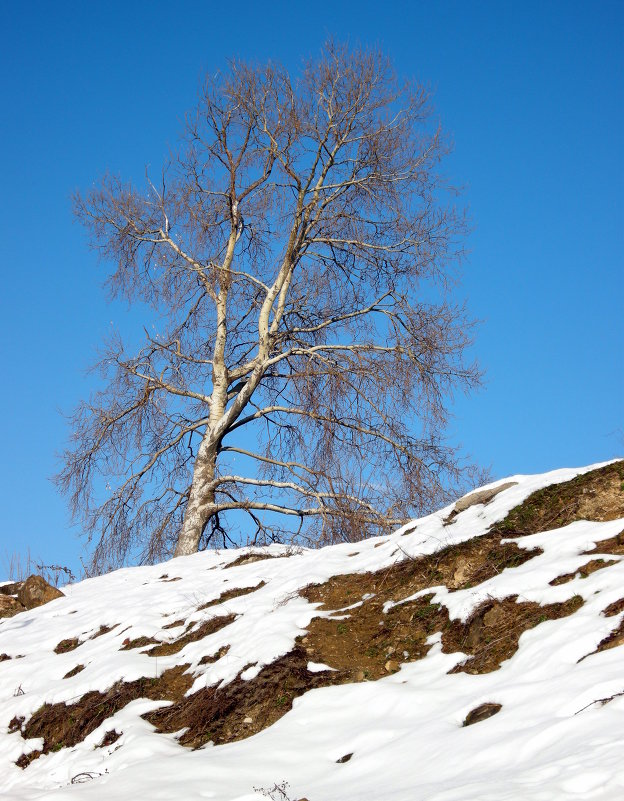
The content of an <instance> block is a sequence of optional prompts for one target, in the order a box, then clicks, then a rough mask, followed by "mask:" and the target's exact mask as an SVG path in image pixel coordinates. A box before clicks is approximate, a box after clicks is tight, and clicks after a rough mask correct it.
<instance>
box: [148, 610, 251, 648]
mask: <svg viewBox="0 0 624 801" xmlns="http://www.w3.org/2000/svg"><path fill="white" fill-rule="evenodd" d="M234 620H236V615H221V616H218V617H212V618H210V620H206V621H204V622H203V623H202V624H201V625H200V626H198V627H197V628H196V629H192V630H188V629H187V632H186V633H185V634H183V635H182V636H181V637H178V639H177V640H173V642H163V643H159V644H158V645H155V646H154V647H153V648H150V649H149V650H147V651H144V652H143V653H146V654H147V655H148V656H169V655H170V654H177V653H178V651H181V650H182V649H183V648H184V646H185V645H188V643H190V642H197V641H198V640H203V639H204V637H209V636H210V635H211V634H215V632H217V631H219V630H220V629H222V628H225V626H229V624H230V623H233V622H234ZM194 625H195V624H194V623H191V624H190V626H191V627H192V626H194Z"/></svg>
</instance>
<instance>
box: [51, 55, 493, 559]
mask: <svg viewBox="0 0 624 801" xmlns="http://www.w3.org/2000/svg"><path fill="white" fill-rule="evenodd" d="M447 152H448V145H447V142H446V140H445V138H444V136H443V134H442V132H441V130H440V128H439V127H438V126H437V125H436V124H434V121H433V114H432V111H431V107H430V98H429V95H428V92H427V91H426V89H425V88H423V87H422V86H420V85H418V84H414V83H410V82H403V81H400V80H399V79H398V78H397V77H396V75H395V74H394V72H393V69H392V66H391V64H390V63H389V61H388V60H387V59H386V58H385V57H384V56H383V55H382V54H381V53H379V52H376V51H367V50H356V51H353V50H349V49H347V48H345V47H342V46H337V45H334V44H329V45H327V46H326V47H325V49H324V51H323V53H322V55H321V57H320V58H319V59H316V60H311V61H309V62H308V63H307V64H305V65H304V67H303V68H302V70H301V72H300V74H299V75H297V76H295V77H291V76H290V75H289V74H288V72H287V71H286V70H285V69H284V68H283V67H281V66H279V65H278V64H274V63H269V64H267V65H265V66H249V65H246V64H244V63H239V62H234V63H232V64H231V65H230V67H229V69H228V70H227V71H226V72H222V73H218V74H217V75H216V77H211V78H209V79H208V80H207V81H206V83H205V86H204V88H203V91H202V93H201V97H200V99H199V103H198V107H197V109H196V111H195V112H194V113H193V114H191V115H189V116H188V117H187V120H186V123H185V128H184V131H183V134H182V136H181V138H180V140H179V146H178V149H177V152H176V153H175V155H174V156H173V157H172V160H171V163H170V164H169V165H168V166H167V167H166V168H165V169H163V171H162V173H159V174H158V176H157V177H155V176H153V175H149V174H148V175H147V176H146V180H145V185H144V186H141V187H136V186H134V185H131V184H130V183H126V182H124V181H122V180H121V179H120V178H118V177H111V176H107V177H105V178H104V179H103V180H102V181H101V182H100V183H99V184H98V185H97V187H96V188H95V189H93V190H92V191H89V192H88V193H86V194H84V195H78V196H77V197H76V198H75V211H76V214H77V216H78V218H79V219H80V221H81V222H83V223H84V224H85V226H86V227H87V229H88V230H89V232H90V235H91V241H92V244H93V246H94V247H95V248H96V249H97V250H98V251H99V252H100V254H101V256H102V257H103V259H104V261H105V263H106V264H107V265H108V266H109V268H110V269H109V276H108V287H109V290H110V293H111V295H112V296H113V297H115V298H123V299H126V300H127V301H129V302H130V303H140V304H141V308H145V309H150V310H152V312H153V316H152V317H150V320H157V321H158V324H157V328H156V330H155V331H152V330H151V329H148V328H147V327H146V329H145V333H144V339H143V342H142V344H141V343H140V344H139V346H138V347H136V348H134V349H131V348H129V347H126V346H125V345H124V342H123V341H122V339H121V337H120V336H119V335H115V336H113V337H112V338H111V339H110V341H108V342H107V343H106V346H105V349H104V351H103V352H102V356H101V360H100V361H99V363H98V365H97V367H98V368H99V370H100V372H101V375H102V378H103V380H102V388H101V389H100V390H99V391H97V392H96V393H95V394H94V395H93V396H92V397H91V398H90V399H89V400H88V401H85V402H83V403H81V404H80V406H79V407H78V408H77V409H76V411H75V413H74V414H73V417H72V420H71V426H72V435H71V441H70V444H69V446H68V449H67V451H66V452H65V454H64V461H63V468H62V471H61V472H60V474H59V475H58V477H57V479H58V482H59V484H60V486H61V488H62V489H63V490H64V491H65V492H67V493H68V495H69V496H70V499H71V504H72V510H73V512H74V515H75V516H76V518H77V519H78V520H80V521H81V522H82V525H83V527H84V529H85V531H86V532H88V534H89V536H90V537H91V538H92V541H93V545H94V561H95V564H96V566H97V567H99V568H100V569H104V567H105V566H112V565H116V564H120V563H123V562H124V560H127V559H128V558H130V556H131V555H134V557H133V558H137V554H138V558H139V559H140V560H141V561H153V560H155V559H159V558H162V557H164V556H167V555H171V554H172V553H173V554H175V555H182V554H190V553H193V552H195V551H197V550H198V548H201V547H205V546H206V545H210V544H215V545H216V544H219V545H222V544H227V543H228V542H230V541H232V542H233V541H240V535H239V539H238V540H237V539H236V537H235V536H234V534H233V528H232V526H233V525H234V523H233V522H232V521H235V520H238V521H239V522H238V523H236V525H237V526H238V527H239V528H240V530H241V532H242V537H243V540H244V541H246V542H253V543H266V542H271V541H275V540H279V541H285V540H292V539H293V538H299V539H300V540H301V541H304V542H309V543H315V544H316V543H328V542H336V541H345V540H356V539H360V538H363V537H366V536H370V535H372V534H381V533H385V532H388V531H389V530H391V529H392V528H393V527H396V526H398V525H400V524H402V523H404V522H405V521H406V520H408V519H410V518H411V517H413V516H414V515H415V514H419V513H422V512H424V511H427V510H430V509H431V508H432V506H434V505H435V504H436V503H439V502H440V501H441V500H443V499H444V498H445V497H447V496H448V492H449V491H450V490H451V489H452V488H453V487H454V486H455V485H456V484H457V483H458V482H461V481H462V480H463V479H464V478H465V466H464V464H463V463H462V462H461V460H460V459H459V455H458V451H457V450H456V449H455V448H454V447H452V446H451V445H449V444H448V442H447V441H446V438H445V434H446V429H447V423H448V417H449V414H448V406H449V400H450V398H451V397H452V394H453V392H455V391H457V390H470V389H471V388H473V387H474V386H475V385H476V384H478V382H479V373H478V370H477V369H476V367H475V365H474V364H470V363H467V360H466V358H465V351H466V346H467V345H468V343H469V341H470V329H471V324H470V321H469V320H468V319H467V316H466V313H465V310H464V308H463V306H462V304H461V303H458V302H457V301H456V300H454V295H453V293H454V291H455V285H456V278H457V265H458V262H459V260H460V258H461V255H462V243H463V238H464V234H465V221H464V216H463V213H462V212H461V210H459V211H458V210H457V209H456V208H455V205H454V198H455V194H456V193H455V192H454V190H453V188H452V186H450V185H449V183H448V181H447V180H446V179H445V177H444V175H443V173H442V172H441V161H442V160H443V158H444V156H445V155H446V154H447ZM243 519H244V520H245V521H246V523H245V522H242V520H243Z"/></svg>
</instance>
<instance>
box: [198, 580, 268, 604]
mask: <svg viewBox="0 0 624 801" xmlns="http://www.w3.org/2000/svg"><path fill="white" fill-rule="evenodd" d="M265 583H266V582H264V581H261V582H260V584H256V586H255V587H234V588H233V589H231V590H225V591H224V592H222V593H221V595H220V596H219V597H218V598H215V599H214V600H213V601H208V603H205V604H202V605H201V606H199V607H198V609H209V608H210V607H211V606H218V605H219V604H223V603H225V602H226V601H231V600H232V599H233V598H240V597H241V596H242V595H249V594H250V593H252V592H255V591H256V590H259V589H260V588H261V587H264V585H265Z"/></svg>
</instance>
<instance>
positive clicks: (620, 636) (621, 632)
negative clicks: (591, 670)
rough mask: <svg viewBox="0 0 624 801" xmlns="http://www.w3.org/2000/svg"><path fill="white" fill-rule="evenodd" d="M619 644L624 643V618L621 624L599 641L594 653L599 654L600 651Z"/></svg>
mask: <svg viewBox="0 0 624 801" xmlns="http://www.w3.org/2000/svg"><path fill="white" fill-rule="evenodd" d="M618 645H624V619H623V620H621V621H620V624H619V626H617V627H616V628H615V629H613V631H612V632H611V634H609V635H608V636H606V637H605V638H604V640H601V641H600V642H599V643H598V647H597V648H596V650H595V651H593V652H592V653H594V654H597V653H599V652H600V651H607V650H608V649H609V648H617V647H618ZM588 655H589V654H588Z"/></svg>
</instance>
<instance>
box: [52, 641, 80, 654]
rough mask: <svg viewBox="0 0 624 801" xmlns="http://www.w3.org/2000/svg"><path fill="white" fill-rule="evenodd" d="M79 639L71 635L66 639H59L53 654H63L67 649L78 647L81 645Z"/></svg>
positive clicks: (71, 649)
mask: <svg viewBox="0 0 624 801" xmlns="http://www.w3.org/2000/svg"><path fill="white" fill-rule="evenodd" d="M81 644H82V643H81V641H80V640H79V639H78V637H71V638H69V639H67V640H61V641H60V643H59V644H58V645H57V646H56V648H55V649H54V653H55V654H65V653H67V651H73V650H74V649H75V648H78V646H79V645H81Z"/></svg>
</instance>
